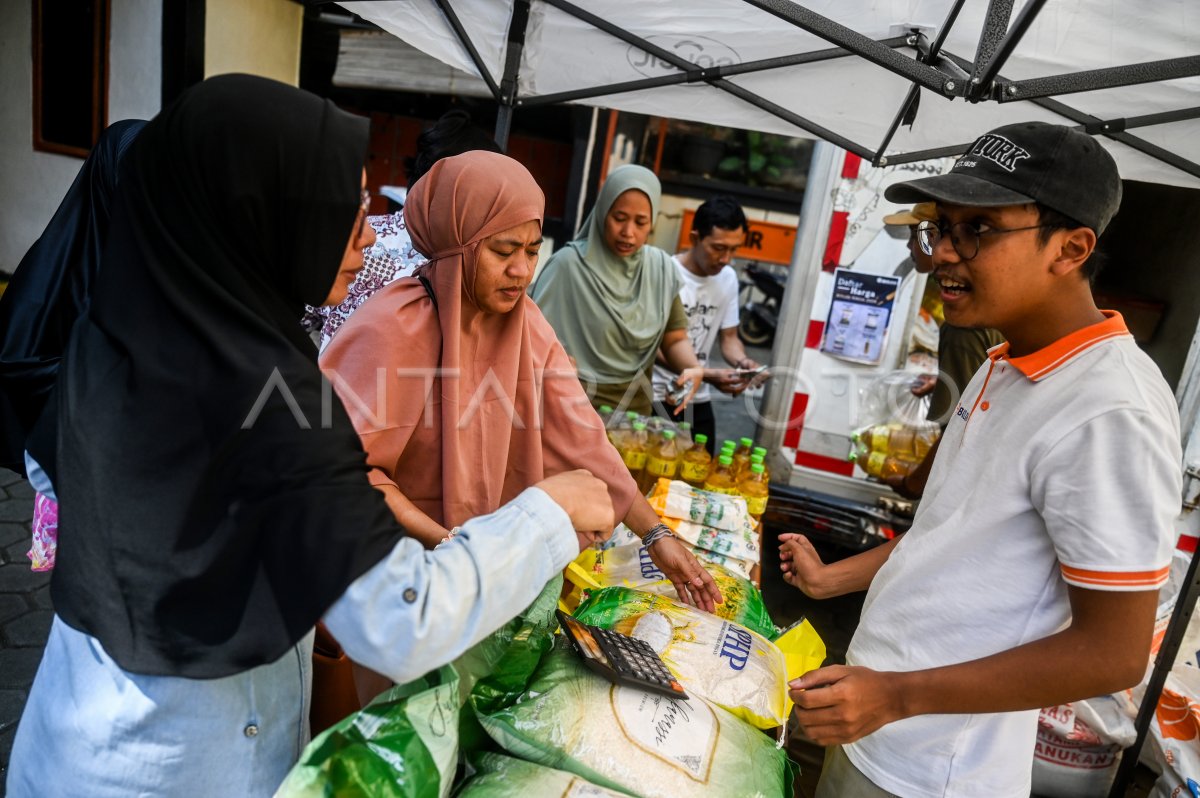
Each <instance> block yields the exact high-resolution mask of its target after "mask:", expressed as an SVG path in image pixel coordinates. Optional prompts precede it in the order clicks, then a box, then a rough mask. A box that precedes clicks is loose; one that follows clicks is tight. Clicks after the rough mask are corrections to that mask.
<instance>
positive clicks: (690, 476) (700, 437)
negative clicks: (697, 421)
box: [679, 432, 712, 488]
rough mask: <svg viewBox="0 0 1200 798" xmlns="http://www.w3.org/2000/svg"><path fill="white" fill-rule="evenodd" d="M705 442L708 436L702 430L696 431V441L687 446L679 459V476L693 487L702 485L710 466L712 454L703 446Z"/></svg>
mask: <svg viewBox="0 0 1200 798" xmlns="http://www.w3.org/2000/svg"><path fill="white" fill-rule="evenodd" d="M706 443H708V436H707V435H705V434H704V433H703V432H700V433H697V434H696V442H695V443H693V444H692V445H691V446H689V447H688V449H687V451H685V452H684V453H683V456H682V457H681V458H680V460H679V478H680V479H682V480H683V481H684V482H686V483H687V484H689V485H691V486H692V487H693V488H702V487H704V480H706V479H708V471H709V469H710V468H711V467H712V455H710V454H709V453H708V449H707V448H705V446H704V444H706Z"/></svg>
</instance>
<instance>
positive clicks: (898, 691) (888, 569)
mask: <svg viewBox="0 0 1200 798" xmlns="http://www.w3.org/2000/svg"><path fill="white" fill-rule="evenodd" d="M885 196H886V197H887V199H889V200H892V201H895V202H915V201H928V200H933V201H935V202H936V203H937V213H938V220H937V222H936V223H930V224H927V225H924V226H923V227H922V230H921V233H920V235H921V238H922V242H923V244H924V246H925V248H926V251H929V252H930V253H931V254H932V255H933V259H934V266H935V271H934V279H936V280H938V281H939V283H940V285H941V288H942V299H943V302H944V303H945V313H946V319H947V320H948V321H949V322H951V323H952V324H956V325H959V326H970V327H994V328H996V329H998V330H999V331H1000V332H1001V333H1002V334H1003V335H1004V336H1005V338H1006V339H1007V343H1005V344H1002V345H1001V346H999V347H997V348H996V349H994V350H992V352H991V354H990V356H989V360H988V362H987V363H985V364H984V365H983V367H981V368H980V370H979V371H978V372H977V373H976V374H975V376H974V378H973V379H972V380H971V382H970V383H969V384H968V385H967V387H966V390H965V391H964V392H963V396H962V398H961V401H960V402H959V404H958V406H957V408H956V410H955V413H954V415H953V416H952V418H951V422H950V426H949V427H948V428H947V430H946V432H945V434H944V435H943V437H942V440H941V443H940V445H939V454H938V457H937V459H936V460H935V461H934V465H933V472H932V474H931V475H930V479H929V484H928V486H927V487H926V490H925V496H924V499H923V501H922V503H921V506H920V508H919V510H918V513H917V517H916V521H915V523H914V524H913V527H912V530H911V531H910V532H908V534H906V535H904V536H903V537H902V538H900V539H898V540H897V541H893V542H889V543H887V544H885V545H883V546H879V547H878V548H876V549H873V550H871V551H869V552H866V553H864V554H860V555H858V556H856V557H853V558H850V559H847V560H843V561H841V562H838V563H832V564H830V565H824V564H822V563H821V561H820V560H819V558H817V557H816V554H815V553H814V552H812V550H811V546H808V545H806V544H807V541H798V540H797V541H789V542H788V543H786V544H785V545H784V548H785V551H784V554H783V556H784V569H785V578H786V579H787V580H788V581H789V582H791V583H792V584H794V585H796V586H797V587H800V588H801V589H802V590H804V591H805V592H806V593H808V594H810V595H812V596H815V597H826V596H833V595H839V594H842V593H847V592H851V591H855V590H863V589H867V588H868V587H869V588H870V589H869V592H868V594H867V599H866V603H865V605H864V607H863V613H862V619H861V622H860V624H859V627H858V629H857V631H856V632H855V635H854V639H853V640H852V641H851V644H850V647H849V650H848V652H847V654H846V659H847V662H848V663H849V664H848V665H845V666H831V667H826V668H821V669H819V670H816V671H813V672H811V673H808V674H806V675H804V676H803V677H801V678H800V679H798V680H796V681H795V682H793V685H792V687H793V690H792V697H793V699H794V700H795V702H796V707H797V716H798V720H799V723H800V726H801V727H802V728H803V729H804V731H805V732H806V733H807V734H808V735H809V736H810V737H811V738H812V739H814V740H815V741H817V742H818V743H821V744H824V745H827V746H829V749H828V751H827V754H826V770H825V772H824V773H823V774H822V782H821V786H820V787H819V788H818V790H817V795H818V798H822V796H837V795H855V796H870V795H890V794H899V795H938V796H967V795H971V796H974V795H988V796H994V797H995V798H1008V797H1009V796H1012V797H1013V798H1016V796H1020V797H1021V798H1024V797H1025V796H1027V795H1029V790H1030V772H1031V762H1032V755H1033V748H1034V738H1035V734H1036V727H1037V722H1036V721H1037V711H1038V708H1040V707H1044V706H1053V705H1056V704H1061V703H1065V702H1068V701H1073V700H1078V699H1082V698H1087V697H1090V696H1096V695H1104V694H1107V693H1112V692H1115V691H1118V690H1121V689H1124V688H1127V687H1129V686H1131V685H1133V684H1136V683H1137V682H1138V680H1139V679H1141V677H1142V675H1143V674H1144V672H1145V669H1146V665H1147V654H1148V652H1149V648H1150V638H1151V633H1152V629H1153V623H1154V613H1155V605H1156V601H1157V588H1158V587H1159V586H1160V585H1162V584H1163V582H1165V580H1166V576H1167V566H1168V563H1169V562H1170V555H1171V548H1172V546H1173V544H1174V542H1175V535H1174V534H1173V531H1172V524H1173V521H1174V519H1175V517H1176V515H1177V514H1178V512H1179V507H1180V495H1181V490H1182V488H1181V468H1180V462H1181V459H1182V457H1181V452H1180V436H1179V417H1178V413H1177V409H1176V405H1175V400H1174V397H1173V395H1172V393H1171V390H1170V389H1169V388H1168V387H1167V385H1166V383H1165V381H1164V380H1163V378H1162V375H1161V374H1160V373H1159V370H1158V368H1157V367H1156V366H1155V365H1154V363H1153V362H1152V361H1151V360H1150V359H1149V357H1147V356H1146V355H1145V354H1144V353H1143V352H1142V351H1141V350H1140V349H1138V347H1137V345H1136V344H1135V343H1134V341H1133V338H1132V337H1131V336H1130V335H1129V332H1128V331H1127V330H1126V328H1125V324H1124V322H1123V321H1122V319H1121V317H1120V315H1118V314H1116V313H1113V312H1111V311H1101V310H1098V309H1097V308H1096V306H1095V304H1094V303H1093V301H1092V294H1091V286H1090V279H1089V278H1090V276H1091V269H1092V267H1091V265H1090V264H1091V261H1090V260H1089V259H1090V257H1091V255H1092V252H1093V250H1094V248H1095V246H1096V238H1097V236H1098V235H1099V234H1100V233H1101V232H1103V230H1104V228H1105V226H1106V225H1107V224H1108V222H1109V220H1110V219H1111V218H1112V217H1113V215H1114V214H1115V213H1116V211H1117V207H1118V206H1119V204H1120V198H1121V183H1120V178H1119V176H1118V174H1117V167H1116V164H1115V163H1114V162H1113V159H1112V158H1111V156H1109V155H1108V153H1107V152H1105V151H1104V150H1103V149H1102V148H1101V147H1100V146H1099V145H1098V144H1097V143H1096V142H1095V141H1093V140H1092V139H1091V137H1089V136H1087V135H1085V134H1083V133H1081V132H1078V131H1075V130H1071V129H1070V128H1066V127H1062V126H1057V125H1049V124H1044V123H1023V124H1017V125H1008V126H1005V127H1002V128H998V129H996V130H994V131H992V132H991V133H988V134H986V135H984V136H982V137H981V138H979V139H978V140H977V141H976V142H975V143H974V144H973V145H972V146H971V148H970V149H969V150H968V151H967V153H966V154H965V155H963V156H962V157H961V158H959V160H958V162H957V163H956V164H955V166H954V167H953V169H952V170H951V171H950V172H949V173H948V174H945V175H940V176H936V177H928V178H922V179H919V180H914V181H910V182H907V183H900V184H897V185H894V186H892V187H890V188H889V189H888V190H887V192H886V194H885Z"/></svg>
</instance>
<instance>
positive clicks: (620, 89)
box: [517, 36, 908, 107]
mask: <svg viewBox="0 0 1200 798" xmlns="http://www.w3.org/2000/svg"><path fill="white" fill-rule="evenodd" d="M907 39H908V37H906V36H895V37H892V38H890V39H881V40H880V44H883V45H886V46H888V47H902V46H904V45H905V44H906V43H907ZM852 55H854V53H852V52H850V51H849V50H846V49H845V48H842V47H831V48H829V49H827V50H814V51H813V52H810V53H796V54H795V55H783V56H777V57H775V58H763V59H760V60H757V61H746V62H744V63H741V64H734V65H732V66H718V67H708V68H705V69H698V68H692V69H688V70H687V71H683V72H677V73H674V74H671V75H660V76H659V77H656V78H642V79H640V80H629V81H624V82H622V83H609V84H606V85H603V86H591V87H589V88H586V89H573V90H571V91H562V92H556V93H554V94H539V95H537V96H534V97H523V98H521V99H520V100H518V102H517V104H518V105H522V106H525V107H531V106H535V105H550V104H553V103H558V102H573V101H575V100H586V99H590V98H592V97H604V96H606V95H609V94H622V93H625V92H631V91H641V90H642V89H654V88H658V87H659V86H675V85H678V84H681V83H703V82H707V81H709V80H713V79H717V78H726V77H731V76H734V75H745V74H752V73H755V72H765V71H767V70H771V69H782V68H785V67H790V66H799V65H800V64H812V63H816V62H818V61H828V60H831V59H834V58H845V57H847V56H852Z"/></svg>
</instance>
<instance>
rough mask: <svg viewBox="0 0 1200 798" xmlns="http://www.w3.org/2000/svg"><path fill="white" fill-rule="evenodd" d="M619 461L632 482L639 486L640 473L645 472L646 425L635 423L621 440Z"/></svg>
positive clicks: (639, 422)
mask: <svg viewBox="0 0 1200 798" xmlns="http://www.w3.org/2000/svg"><path fill="white" fill-rule="evenodd" d="M621 459H622V460H624V461H625V467H626V468H628V469H629V473H630V474H631V475H632V476H633V478H634V480H635V481H636V482H637V483H638V485H639V486H640V485H641V479H642V473H643V472H644V471H645V470H646V424H645V423H644V422H641V421H635V422H633V424H632V425H631V427H630V430H629V432H627V433H626V434H625V435H624V436H622V438H621Z"/></svg>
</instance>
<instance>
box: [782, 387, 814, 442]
mask: <svg viewBox="0 0 1200 798" xmlns="http://www.w3.org/2000/svg"><path fill="white" fill-rule="evenodd" d="M807 411H808V394H806V393H798V394H795V395H794V396H792V410H791V412H790V413H788V425H787V432H785V433H784V434H783V445H784V446H786V447H788V448H789V449H795V448H796V447H797V446H799V445H800V431H801V430H802V429H804V414H805V413H806V412H807Z"/></svg>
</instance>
